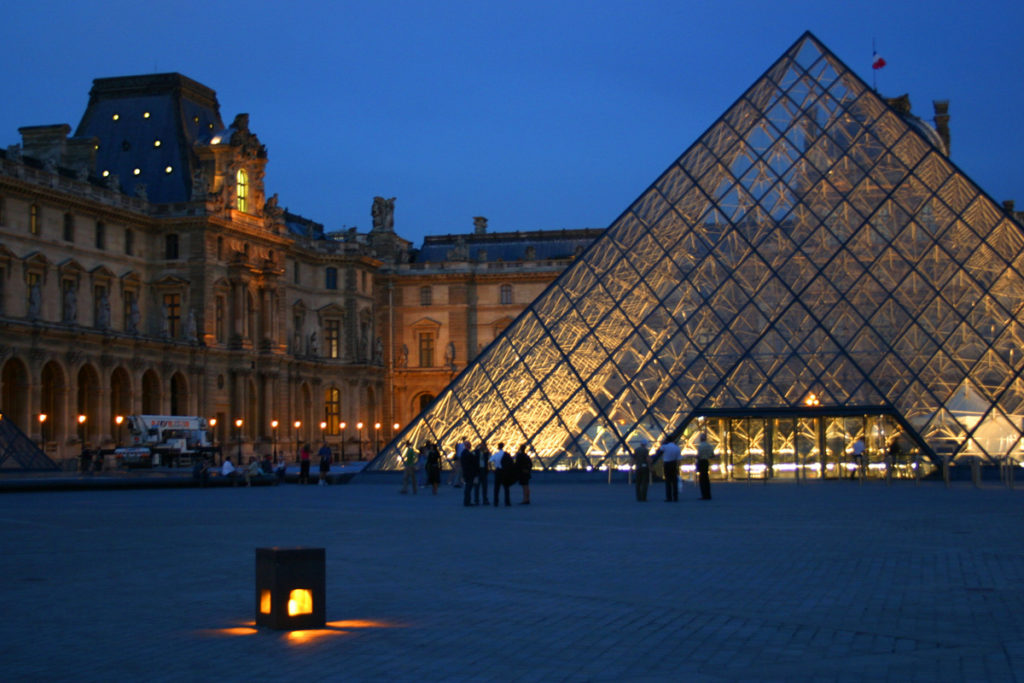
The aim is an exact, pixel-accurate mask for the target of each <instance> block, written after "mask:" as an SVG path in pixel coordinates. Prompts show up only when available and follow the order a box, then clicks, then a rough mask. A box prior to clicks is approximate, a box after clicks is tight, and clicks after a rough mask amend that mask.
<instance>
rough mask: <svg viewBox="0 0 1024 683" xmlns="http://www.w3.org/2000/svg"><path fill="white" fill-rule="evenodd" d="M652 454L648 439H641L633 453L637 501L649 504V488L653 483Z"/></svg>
mask: <svg viewBox="0 0 1024 683" xmlns="http://www.w3.org/2000/svg"><path fill="white" fill-rule="evenodd" d="M650 461H651V452H650V450H648V448H647V439H640V443H639V444H637V447H636V449H635V450H634V451H633V467H634V468H635V469H636V499H637V501H638V502H641V503H646V502H647V487H648V485H649V484H650V483H651V462H650Z"/></svg>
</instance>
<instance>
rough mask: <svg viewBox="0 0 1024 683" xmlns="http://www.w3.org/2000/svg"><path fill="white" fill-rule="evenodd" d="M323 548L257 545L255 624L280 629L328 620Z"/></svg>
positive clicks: (310, 624) (322, 623) (317, 624)
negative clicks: (325, 605)
mask: <svg viewBox="0 0 1024 683" xmlns="http://www.w3.org/2000/svg"><path fill="white" fill-rule="evenodd" d="M324 559H325V553H324V549H323V548H256V625H257V626H269V627H270V628H273V629H277V630H280V631H291V630H295V629H307V628H320V627H322V626H324V624H325V623H326V621H327V617H326V610H325V609H324V597H325V594H326V592H327V591H326V585H327V581H326V578H325V573H326V572H325V569H324Z"/></svg>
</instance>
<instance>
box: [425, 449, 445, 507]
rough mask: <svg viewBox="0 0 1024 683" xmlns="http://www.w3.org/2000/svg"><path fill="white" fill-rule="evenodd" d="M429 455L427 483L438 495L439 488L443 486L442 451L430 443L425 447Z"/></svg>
mask: <svg viewBox="0 0 1024 683" xmlns="http://www.w3.org/2000/svg"><path fill="white" fill-rule="evenodd" d="M423 449H424V450H425V451H426V455H427V465H426V469H427V483H428V484H430V488H431V490H432V491H433V493H434V495H435V496H436V495H437V487H438V486H440V485H441V451H440V450H439V449H438V448H437V445H436V444H433V443H431V442H430V441H428V442H427V443H426V445H425V446H424V447H423Z"/></svg>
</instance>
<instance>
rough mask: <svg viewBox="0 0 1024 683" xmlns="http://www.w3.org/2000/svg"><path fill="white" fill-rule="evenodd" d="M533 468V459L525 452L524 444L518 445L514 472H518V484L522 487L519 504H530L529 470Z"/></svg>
mask: <svg viewBox="0 0 1024 683" xmlns="http://www.w3.org/2000/svg"><path fill="white" fill-rule="evenodd" d="M532 469H533V460H531V459H530V455H529V453H527V452H526V444H525V443H524V444H520V445H519V451H518V452H517V453H516V472H517V473H518V474H519V485H520V486H522V487H523V500H522V501H521V502H520V503H519V504H520V505H529V504H530V470H532Z"/></svg>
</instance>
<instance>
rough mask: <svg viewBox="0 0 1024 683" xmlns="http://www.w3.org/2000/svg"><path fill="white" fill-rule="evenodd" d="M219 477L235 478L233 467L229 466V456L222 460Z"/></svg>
mask: <svg viewBox="0 0 1024 683" xmlns="http://www.w3.org/2000/svg"><path fill="white" fill-rule="evenodd" d="M220 476H222V477H233V476H235V466H234V465H233V464H231V456H228V457H226V458H224V464H223V465H221V466H220Z"/></svg>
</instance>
